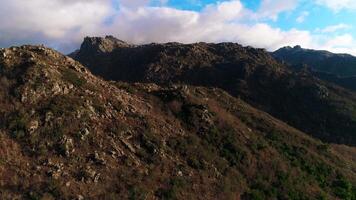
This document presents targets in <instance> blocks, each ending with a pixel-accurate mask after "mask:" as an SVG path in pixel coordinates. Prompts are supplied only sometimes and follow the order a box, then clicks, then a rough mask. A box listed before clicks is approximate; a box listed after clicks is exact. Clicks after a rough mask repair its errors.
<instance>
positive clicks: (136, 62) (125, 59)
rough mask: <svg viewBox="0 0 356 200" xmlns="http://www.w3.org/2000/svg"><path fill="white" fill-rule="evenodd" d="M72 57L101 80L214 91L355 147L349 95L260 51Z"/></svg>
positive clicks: (169, 50)
mask: <svg viewBox="0 0 356 200" xmlns="http://www.w3.org/2000/svg"><path fill="white" fill-rule="evenodd" d="M74 58H75V59H76V60H78V61H79V62H81V63H82V64H83V65H85V66H87V67H88V68H89V69H90V70H91V71H92V72H93V73H94V74H96V75H99V76H101V77H104V78H105V79H107V80H116V81H128V82H144V83H157V84H169V83H184V84H190V85H196V86H208V87H219V88H221V89H224V90H226V91H228V92H229V93H230V94H231V95H233V96H235V97H241V98H242V99H243V100H245V101H246V102H248V103H250V104H252V105H253V106H255V107H257V108H259V109H262V110H264V111H266V112H268V113H270V114H272V115H273V116H275V117H277V118H279V119H282V120H283V121H285V122H287V123H289V124H291V125H292V126H294V127H297V128H299V129H301V130H303V131H305V132H307V133H310V134H312V135H313V136H315V137H318V138H320V139H322V140H324V141H328V142H337V143H344V144H351V145H355V144H356V143H355V142H356V137H355V135H354V133H353V130H355V129H356V114H355V113H356V112H355V108H356V106H355V94H354V93H353V92H350V91H347V90H346V89H343V88H340V87H338V86H336V85H334V84H333V83H328V82H326V81H323V80H320V79H319V78H318V77H316V76H314V75H313V73H311V72H308V71H297V72H296V71H294V70H293V69H290V68H289V66H287V65H285V64H284V63H281V62H278V61H277V60H276V59H274V58H273V57H272V56H271V55H270V54H269V53H268V52H267V51H265V50H263V49H254V48H251V47H243V46H241V45H239V44H235V43H220V44H212V43H195V44H179V43H167V44H147V45H138V46H132V47H123V48H116V49H114V50H113V51H112V52H109V53H103V54H100V56H95V55H93V54H91V53H90V52H86V50H85V49H83V51H79V53H78V54H77V57H74ZM138 58H139V59H138ZM338 120H340V121H338Z"/></svg>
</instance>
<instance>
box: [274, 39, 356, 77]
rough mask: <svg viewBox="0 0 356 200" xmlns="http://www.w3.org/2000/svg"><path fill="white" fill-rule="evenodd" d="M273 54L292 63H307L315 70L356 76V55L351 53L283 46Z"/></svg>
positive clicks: (343, 75) (300, 64)
mask: <svg viewBox="0 0 356 200" xmlns="http://www.w3.org/2000/svg"><path fill="white" fill-rule="evenodd" d="M272 54H273V56H274V57H275V58H277V59H279V60H282V61H285V62H287V63H290V64H292V65H296V66H298V65H299V66H302V65H303V64H305V65H308V66H310V67H311V68H312V69H313V70H315V71H320V72H327V73H330V74H334V75H337V76H341V77H349V76H356V57H354V56H352V55H349V54H334V53H331V52H328V51H319V50H312V49H303V48H301V47H300V46H295V47H293V48H292V47H283V48H281V49H278V50H277V51H275V52H273V53H272Z"/></svg>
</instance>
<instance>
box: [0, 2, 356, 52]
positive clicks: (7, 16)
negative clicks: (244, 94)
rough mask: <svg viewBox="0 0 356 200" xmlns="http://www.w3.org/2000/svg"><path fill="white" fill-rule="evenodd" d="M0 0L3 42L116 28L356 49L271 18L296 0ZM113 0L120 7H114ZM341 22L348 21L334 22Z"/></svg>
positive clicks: (127, 35) (64, 40) (70, 38)
mask: <svg viewBox="0 0 356 200" xmlns="http://www.w3.org/2000/svg"><path fill="white" fill-rule="evenodd" d="M0 1H1V7H0V24H1V26H0V46H7V45H9V44H21V43H45V44H46V45H50V46H51V47H55V48H57V49H59V50H62V51H65V52H68V51H70V50H73V49H74V48H75V47H78V46H79V43H80V42H81V41H82V39H83V37H84V36H86V35H106V34H112V35H114V36H116V37H118V38H120V39H123V40H127V41H129V42H133V43H149V42H170V41H177V42H183V43H191V42H198V41H205V42H226V41H228V42H238V43H240V44H243V45H251V46H254V47H260V48H266V49H268V50H275V49H277V48H279V47H282V46H286V45H302V46H303V47H308V48H317V49H320V48H327V49H328V50H335V51H340V50H344V52H349V53H355V54H356V51H354V48H353V46H351V45H346V44H347V43H351V44H355V42H354V39H353V38H352V36H350V35H348V36H347V35H343V36H335V37H331V36H325V34H326V33H327V32H331V30H332V28H329V29H328V30H327V29H325V30H323V31H319V32H317V33H315V32H314V33H311V32H309V31H303V30H297V29H291V30H288V31H285V30H281V29H279V28H276V27H272V26H271V25H269V24H268V23H267V22H266V21H268V20H269V19H272V20H273V19H276V18H277V17H278V15H279V13H281V12H288V11H291V10H293V9H295V7H296V5H297V4H296V2H297V0H263V2H262V4H261V7H260V8H259V9H258V10H257V11H256V12H253V11H251V10H248V9H247V8H245V7H244V6H243V4H242V3H241V2H240V1H239V0H230V1H223V2H218V3H215V4H210V5H208V6H206V7H205V8H203V9H202V10H201V11H186V10H179V9H175V8H169V7H164V6H158V7H151V6H149V3H150V1H149V0H115V1H113V0H51V1H48V0H31V1H23V0H0ZM155 1H156V2H158V1H161V0H155ZM113 2H114V3H115V4H119V5H120V9H119V10H115V9H113V7H114V6H113V5H112V3H113ZM161 2H162V3H163V4H164V3H165V2H166V1H161ZM155 5H159V4H155ZM304 15H306V14H304ZM341 28H346V27H345V26H341V25H339V26H335V27H334V29H336V30H340V29H341ZM326 35H327V34H326ZM341 43H342V44H344V45H340V44H341ZM354 46H356V45H354Z"/></svg>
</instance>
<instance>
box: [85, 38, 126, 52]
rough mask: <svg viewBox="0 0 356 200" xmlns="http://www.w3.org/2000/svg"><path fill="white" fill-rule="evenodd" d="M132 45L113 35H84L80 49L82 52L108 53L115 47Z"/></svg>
mask: <svg viewBox="0 0 356 200" xmlns="http://www.w3.org/2000/svg"><path fill="white" fill-rule="evenodd" d="M130 46H132V45H130V44H128V43H126V42H124V41H122V40H119V39H117V38H115V37H113V36H106V37H105V38H103V37H86V38H85V39H84V42H83V43H82V45H81V47H80V50H81V51H84V52H95V53H108V52H112V51H113V50H114V49H116V48H121V47H130Z"/></svg>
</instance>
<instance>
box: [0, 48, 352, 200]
mask: <svg viewBox="0 0 356 200" xmlns="http://www.w3.org/2000/svg"><path fill="white" fill-rule="evenodd" d="M251 51H253V50H251ZM3 52H6V56H2V55H3V54H0V180H1V181H0V199H217V198H219V199H246V200H248V199H256V198H257V199H258V198H259V199H307V198H309V199H314V198H328V199H338V198H340V199H350V198H351V199H352V198H353V196H352V195H354V193H355V192H354V191H355V180H356V174H355V171H354V169H355V168H356V163H355V160H354V159H352V157H353V155H355V149H354V148H351V147H350V148H349V147H345V146H336V145H327V144H324V143H322V142H320V141H319V140H315V139H313V138H311V137H309V136H308V135H306V134H305V133H303V132H300V131H298V130H296V129H294V128H292V127H290V126H288V125H286V124H285V123H283V122H281V121H279V120H277V119H275V118H273V117H271V116H270V115H268V114H266V113H264V112H262V111H259V110H257V109H255V108H253V107H251V106H250V105H248V104H247V103H245V102H244V101H242V100H240V99H238V98H234V97H232V96H230V95H229V94H227V93H226V92H224V91H222V90H220V89H217V88H204V87H193V86H186V85H176V84H171V85H170V86H159V85H156V84H139V83H136V84H131V83H122V82H106V81H104V80H102V79H99V78H97V77H95V76H93V75H92V74H91V73H90V72H89V71H88V70H87V69H86V68H85V67H83V66H82V65H81V64H80V63H78V62H75V61H74V60H72V59H70V58H68V57H66V56H63V55H61V54H59V53H58V52H56V51H53V50H51V49H47V48H44V47H41V46H22V47H13V48H9V49H5V50H4V49H3V50H1V53H3ZM211 59H216V58H211ZM246 73H247V72H246ZM320 91H322V94H323V96H325V98H327V96H328V95H327V93H326V92H325V90H324V89H323V88H322V87H317V88H315V90H314V91H313V92H315V94H318V92H320Z"/></svg>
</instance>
